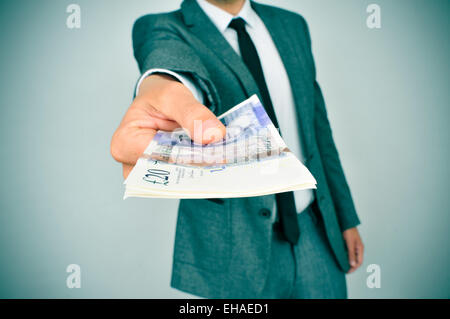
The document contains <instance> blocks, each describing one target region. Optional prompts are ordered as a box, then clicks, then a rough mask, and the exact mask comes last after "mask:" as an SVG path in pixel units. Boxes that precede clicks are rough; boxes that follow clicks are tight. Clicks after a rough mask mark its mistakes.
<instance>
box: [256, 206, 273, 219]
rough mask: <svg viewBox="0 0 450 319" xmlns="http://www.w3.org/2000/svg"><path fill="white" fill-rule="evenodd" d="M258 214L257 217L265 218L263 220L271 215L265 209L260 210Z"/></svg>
mask: <svg viewBox="0 0 450 319" xmlns="http://www.w3.org/2000/svg"><path fill="white" fill-rule="evenodd" d="M258 214H259V216H262V217H265V218H268V217H270V215H272V214H271V212H270V210H269V209H267V208H261V209H260V210H259V212H258Z"/></svg>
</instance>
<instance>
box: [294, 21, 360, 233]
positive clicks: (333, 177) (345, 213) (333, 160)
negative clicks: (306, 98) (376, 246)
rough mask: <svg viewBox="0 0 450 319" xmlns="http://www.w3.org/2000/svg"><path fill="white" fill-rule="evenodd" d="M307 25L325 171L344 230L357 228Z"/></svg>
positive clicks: (316, 119)
mask: <svg viewBox="0 0 450 319" xmlns="http://www.w3.org/2000/svg"><path fill="white" fill-rule="evenodd" d="M302 22H303V28H304V30H305V33H306V38H307V46H308V52H309V53H310V59H311V62H312V65H313V68H314V70H313V74H314V77H313V78H314V108H315V114H314V129H315V135H316V139H317V144H318V149H319V153H320V157H321V159H322V163H323V166H324V170H325V177H326V179H327V183H328V186H329V189H330V193H331V197H332V200H333V204H334V206H335V208H336V213H337V217H338V220H339V224H340V227H341V230H342V231H344V230H346V229H349V228H352V227H355V226H357V225H359V224H360V220H359V218H358V215H357V213H356V209H355V205H354V203H353V199H352V196H351V193H350V188H349V186H348V183H347V181H346V178H345V175H344V170H343V168H342V165H341V161H340V159H339V154H338V151H337V149H336V145H335V143H334V139H333V134H332V131H331V126H330V122H329V121H328V115H327V111H326V108H325V101H324V97H323V94H322V91H321V89H320V86H319V83H318V82H317V80H316V72H315V67H314V60H313V57H312V53H311V39H310V35H309V31H308V26H307V24H306V21H305V20H304V19H303V18H302Z"/></svg>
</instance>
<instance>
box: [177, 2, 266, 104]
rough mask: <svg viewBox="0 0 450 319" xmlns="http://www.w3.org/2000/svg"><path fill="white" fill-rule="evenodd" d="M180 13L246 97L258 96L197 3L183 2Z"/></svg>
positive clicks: (246, 72) (235, 56)
mask: <svg viewBox="0 0 450 319" xmlns="http://www.w3.org/2000/svg"><path fill="white" fill-rule="evenodd" d="M181 12H182V14H183V17H184V21H185V23H186V25H187V26H188V27H189V28H190V30H191V32H192V33H193V34H195V35H196V36H197V38H198V39H200V40H201V41H202V42H203V43H204V44H205V45H206V46H207V47H208V48H209V49H210V50H212V51H213V52H214V54H215V55H216V56H218V57H219V58H220V59H221V60H222V61H223V62H225V64H226V65H227V66H228V67H229V68H230V69H231V70H232V71H233V73H234V74H235V75H236V77H237V78H238V79H239V81H240V82H241V85H242V87H243V89H244V91H245V93H246V94H247V96H251V95H253V94H258V93H259V89H258V86H257V85H256V82H255V80H254V79H253V77H252V75H251V73H250V71H249V70H248V68H247V66H246V65H245V64H244V62H243V61H242V59H241V57H240V56H239V55H238V54H237V53H236V52H235V51H234V50H233V48H232V47H231V46H230V44H229V43H228V41H227V40H226V39H225V38H224V36H223V35H222V34H221V33H220V31H219V30H218V29H217V28H216V26H215V25H214V24H213V22H212V21H211V20H210V19H209V18H208V16H207V15H206V14H205V13H204V12H203V10H202V9H201V8H200V6H199V5H198V4H197V2H196V1H195V0H184V1H183V3H182V4H181Z"/></svg>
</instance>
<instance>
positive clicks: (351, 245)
mask: <svg viewBox="0 0 450 319" xmlns="http://www.w3.org/2000/svg"><path fill="white" fill-rule="evenodd" d="M346 242H347V251H348V262H349V264H350V270H349V271H348V272H347V273H349V274H350V273H352V272H354V271H355V270H356V268H357V267H356V265H357V262H356V250H355V248H356V246H355V242H354V241H353V240H351V239H349V240H347V241H346Z"/></svg>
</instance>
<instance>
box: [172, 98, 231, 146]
mask: <svg viewBox="0 0 450 319" xmlns="http://www.w3.org/2000/svg"><path fill="white" fill-rule="evenodd" d="M180 106H181V105H180ZM171 111H172V112H171V113H170V114H169V117H170V118H172V119H173V120H175V121H176V122H177V123H178V124H180V125H181V127H183V128H184V129H186V130H187V132H188V133H189V135H190V137H191V139H192V140H193V141H194V142H196V143H199V144H208V143H212V142H217V141H220V140H221V139H223V138H224V136H225V133H226V129H225V126H224V125H223V124H222V122H220V120H218V119H217V117H216V116H215V115H214V113H213V112H211V111H210V110H209V109H208V108H207V107H206V106H204V105H202V104H200V103H198V102H197V101H191V102H190V103H189V104H184V105H183V106H182V107H178V108H173V109H172V110H171Z"/></svg>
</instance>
